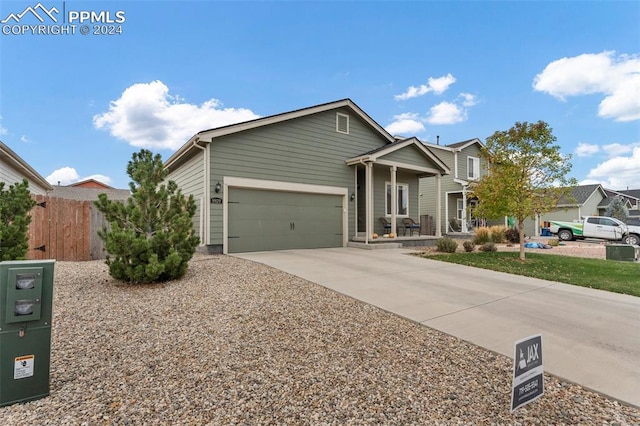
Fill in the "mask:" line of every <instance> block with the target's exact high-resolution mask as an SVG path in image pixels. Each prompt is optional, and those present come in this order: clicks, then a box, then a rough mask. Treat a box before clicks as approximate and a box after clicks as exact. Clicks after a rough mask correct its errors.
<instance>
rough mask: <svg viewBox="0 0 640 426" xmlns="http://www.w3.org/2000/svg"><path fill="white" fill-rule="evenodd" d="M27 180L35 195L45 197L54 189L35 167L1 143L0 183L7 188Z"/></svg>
mask: <svg viewBox="0 0 640 426" xmlns="http://www.w3.org/2000/svg"><path fill="white" fill-rule="evenodd" d="M23 179H27V181H28V182H29V190H30V191H31V193H32V194H35V195H44V194H46V193H47V191H51V190H52V189H53V188H52V187H51V185H50V184H49V182H47V181H46V180H45V178H43V177H42V176H41V175H40V174H39V173H38V172H36V171H35V170H34V169H33V167H31V166H30V165H29V164H27V162H26V161H24V160H23V159H22V158H20V156H19V155H18V154H16V153H15V152H13V151H12V150H11V148H9V147H8V146H7V145H5V144H4V143H2V142H0V182H4V183H5V187H7V188H8V187H9V185H13V184H15V183H17V182H22V180H23Z"/></svg>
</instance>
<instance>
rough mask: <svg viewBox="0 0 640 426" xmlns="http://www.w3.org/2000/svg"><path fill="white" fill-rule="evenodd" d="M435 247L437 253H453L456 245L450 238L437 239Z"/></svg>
mask: <svg viewBox="0 0 640 426" xmlns="http://www.w3.org/2000/svg"><path fill="white" fill-rule="evenodd" d="M436 247H437V249H438V251H441V252H443V253H455V252H456V249H457V248H458V243H456V242H455V241H454V240H453V239H451V238H447V237H445V238H439V239H438V240H436Z"/></svg>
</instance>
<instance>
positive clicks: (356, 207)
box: [353, 164, 358, 238]
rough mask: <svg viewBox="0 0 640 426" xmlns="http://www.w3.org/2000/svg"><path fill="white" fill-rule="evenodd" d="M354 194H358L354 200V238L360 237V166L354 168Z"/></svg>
mask: <svg viewBox="0 0 640 426" xmlns="http://www.w3.org/2000/svg"><path fill="white" fill-rule="evenodd" d="M353 193H354V194H356V198H355V200H353V238H356V237H357V236H358V165H357V164H356V165H355V166H353Z"/></svg>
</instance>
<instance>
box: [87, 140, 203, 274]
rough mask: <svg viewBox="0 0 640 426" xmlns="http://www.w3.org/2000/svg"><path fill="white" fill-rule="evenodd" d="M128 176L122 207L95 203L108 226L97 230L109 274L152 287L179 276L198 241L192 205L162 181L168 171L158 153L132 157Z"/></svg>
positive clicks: (103, 198)
mask: <svg viewBox="0 0 640 426" xmlns="http://www.w3.org/2000/svg"><path fill="white" fill-rule="evenodd" d="M127 173H128V175H129V176H130V177H131V179H132V182H131V183H130V184H129V187H130V188H131V197H129V199H128V200H127V202H126V203H122V202H119V201H112V200H109V199H108V198H107V195H106V194H100V195H99V196H98V201H96V202H95V205H96V207H97V208H98V210H99V211H101V212H103V213H104V214H105V217H106V219H107V221H108V223H109V225H110V229H107V228H106V227H105V228H103V229H102V230H100V231H98V235H99V236H100V238H102V239H103V240H104V241H105V245H106V248H107V252H108V256H107V261H106V263H107V265H108V266H109V274H110V275H111V276H112V277H113V278H115V279H117V280H121V281H127V282H130V283H151V282H158V281H167V280H172V279H176V278H180V277H182V276H183V275H184V274H185V272H186V271H187V263H188V262H189V259H191V257H192V256H193V253H195V249H196V246H197V245H198V242H199V239H198V237H197V236H195V235H194V231H193V225H192V218H193V216H194V215H195V211H196V203H195V201H194V199H193V196H189V197H188V198H187V197H184V196H183V195H182V192H181V191H180V190H179V189H178V186H177V185H176V183H175V182H173V181H168V182H167V183H166V184H165V183H163V181H164V179H165V177H166V176H167V171H166V170H165V169H164V167H163V164H162V158H161V157H160V155H159V154H157V155H156V156H155V157H154V156H153V154H152V153H151V151H148V150H145V149H143V150H141V151H140V152H139V153H134V154H133V160H132V161H129V165H128V166H127Z"/></svg>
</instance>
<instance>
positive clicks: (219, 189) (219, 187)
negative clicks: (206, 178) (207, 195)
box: [213, 181, 222, 194]
mask: <svg viewBox="0 0 640 426" xmlns="http://www.w3.org/2000/svg"><path fill="white" fill-rule="evenodd" d="M213 190H214V191H216V194H219V193H220V191H221V190H222V185H220V182H219V181H218V183H216V186H215V188H214V189H213Z"/></svg>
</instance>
